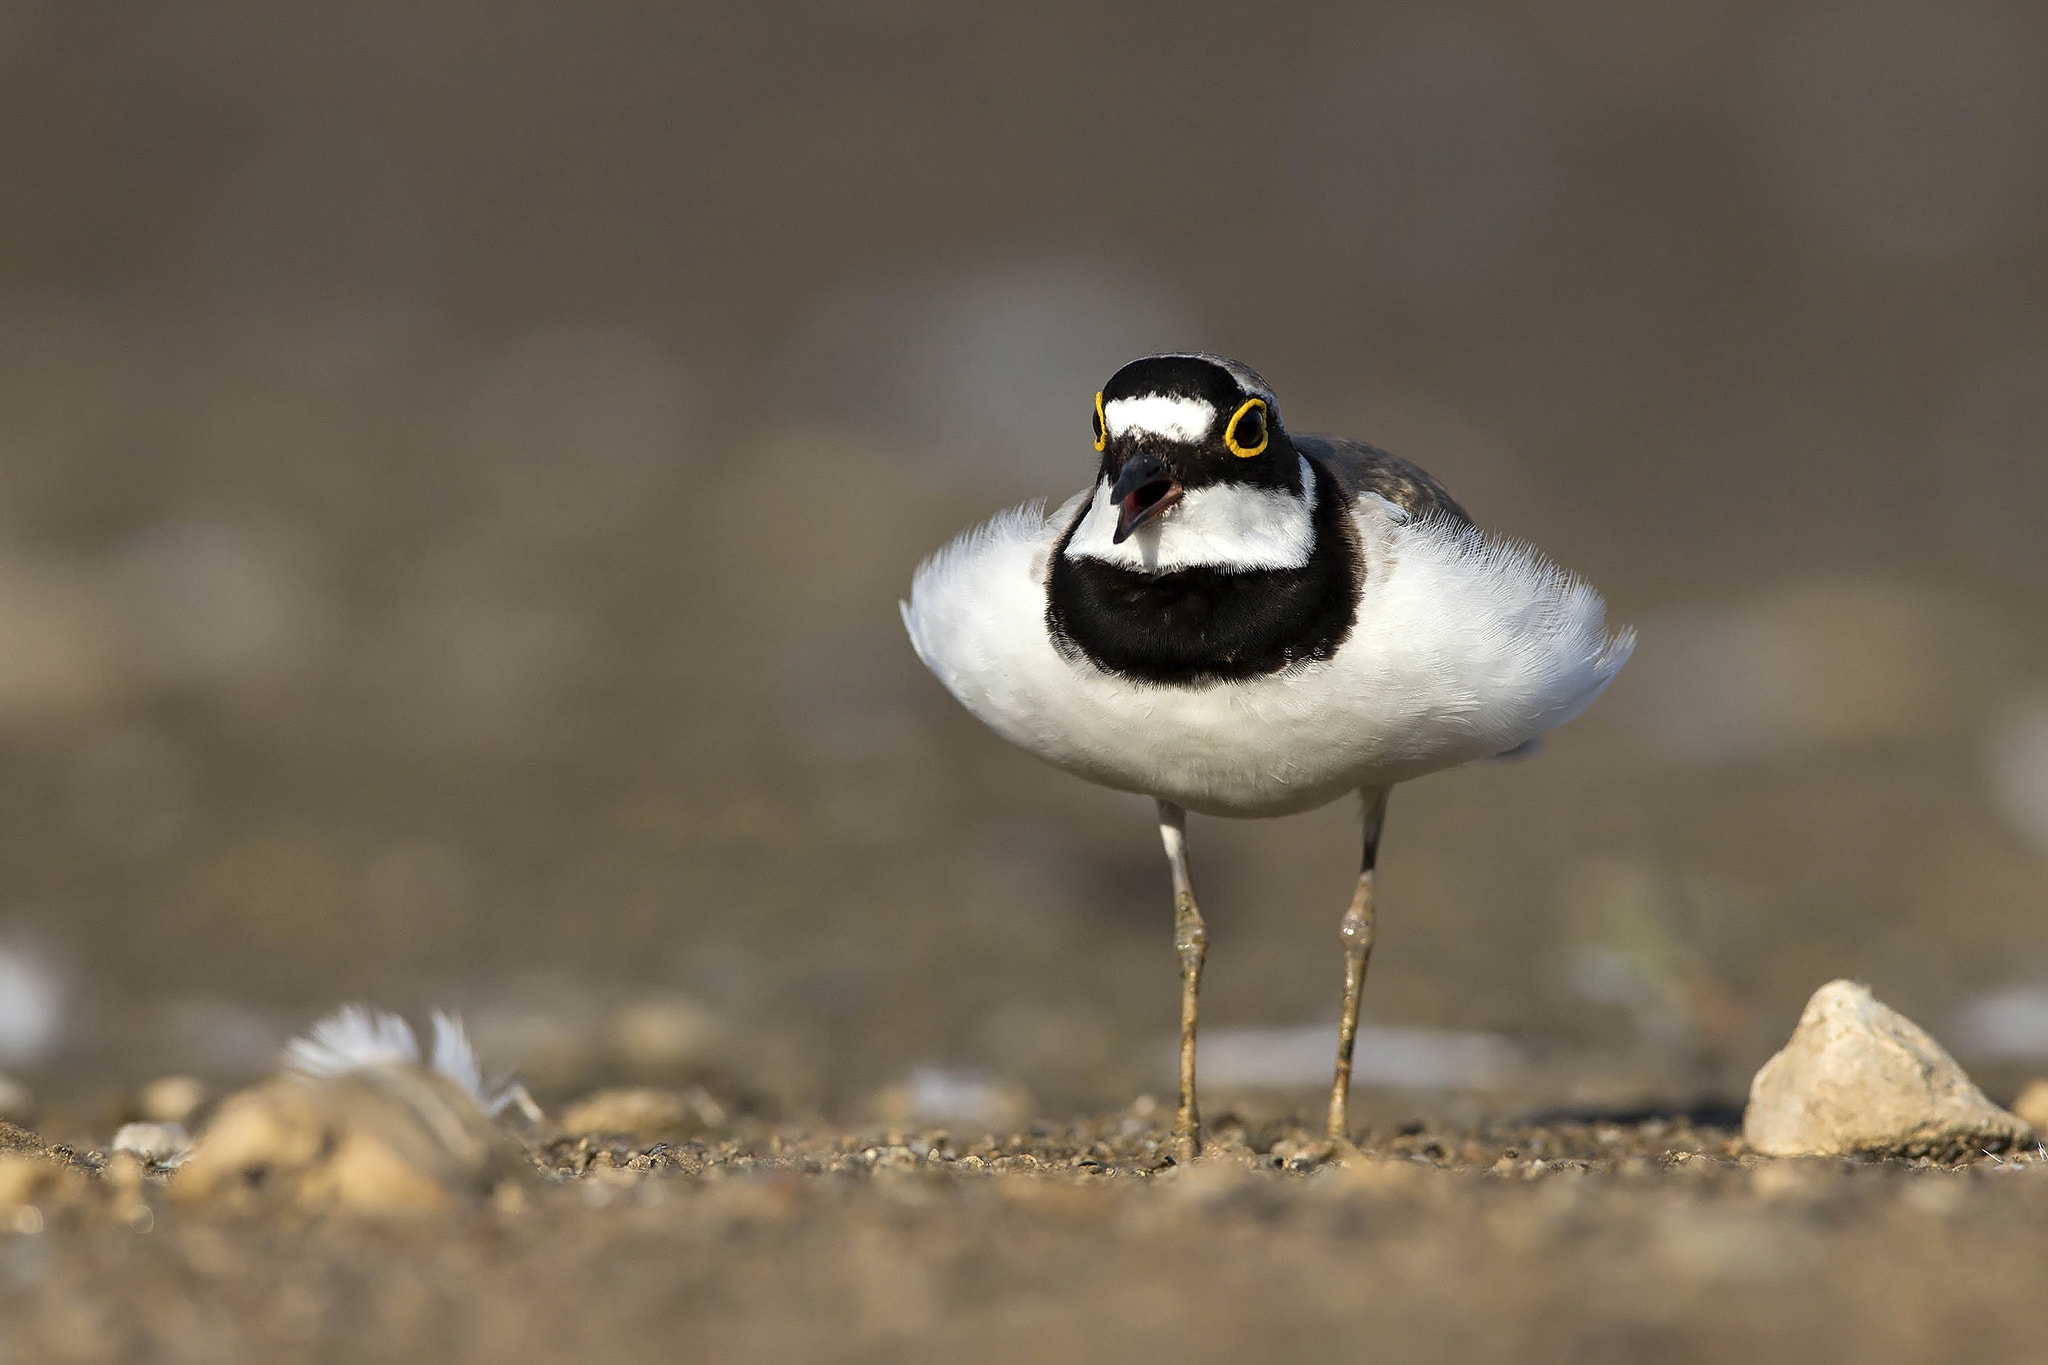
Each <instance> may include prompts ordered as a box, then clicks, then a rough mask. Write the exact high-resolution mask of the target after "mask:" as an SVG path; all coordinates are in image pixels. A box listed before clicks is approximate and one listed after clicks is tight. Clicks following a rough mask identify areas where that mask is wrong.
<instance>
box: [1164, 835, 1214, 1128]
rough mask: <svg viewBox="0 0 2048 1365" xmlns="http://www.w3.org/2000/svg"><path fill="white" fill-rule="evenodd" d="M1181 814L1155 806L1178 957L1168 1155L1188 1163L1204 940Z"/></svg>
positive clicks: (1194, 1124)
mask: <svg viewBox="0 0 2048 1365" xmlns="http://www.w3.org/2000/svg"><path fill="white" fill-rule="evenodd" d="M1187 819H1188V816H1187V812H1186V811H1184V810H1182V809H1181V808H1180V807H1179V806H1176V805H1174V804H1173V803H1172V802H1171V801H1161V802H1160V803H1159V839H1160V842H1161V843H1163V844H1165V845H1166V859H1167V862H1168V863H1170V864H1171V865H1172V867H1173V950H1174V952H1175V953H1177V954H1179V956H1180V1111H1179V1112H1178V1113H1177V1114H1176V1115H1175V1116H1174V1120H1173V1145H1174V1154H1175V1156H1176V1157H1177V1158H1178V1159H1179V1160H1181V1161H1188V1160H1191V1159H1192V1158H1194V1157H1195V1156H1196V1155H1198V1154H1199V1153H1200V1152H1201V1150H1202V1133H1201V1129H1202V1116H1201V1112H1200V1110H1198V1109H1197V1108H1196V1106H1195V1013H1196V1005H1197V1000H1198V997H1199V995H1200V993H1201V989H1202V958H1203V957H1204V956H1205V955H1206V954H1207V952H1208V948H1209V935H1208V933H1207V931H1206V930H1205V929H1204V927H1203V925H1202V912H1201V911H1200V910H1198V909H1196V908H1195V885H1194V882H1193V881H1192V880H1191V879H1190V878H1189V876H1188V844H1187Z"/></svg>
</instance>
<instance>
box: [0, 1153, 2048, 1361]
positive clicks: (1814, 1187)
mask: <svg viewBox="0 0 2048 1365" xmlns="http://www.w3.org/2000/svg"><path fill="white" fill-rule="evenodd" d="M1213 1127H1214V1133H1215V1137H1214V1140H1213V1142H1212V1144H1211V1150H1210V1152H1209V1153H1208V1154H1207V1155H1206V1156H1205V1157H1204V1158H1203V1159H1202V1160H1200V1161H1198V1162H1196V1163H1195V1164H1193V1165H1191V1166H1188V1167H1185V1168H1181V1167H1175V1166H1174V1165H1172V1164H1171V1163H1170V1162H1169V1161H1167V1159H1166V1158H1165V1156H1164V1155H1163V1152H1164V1144H1163V1139H1164V1138H1165V1136H1166V1134H1165V1131H1164V1129H1163V1128H1162V1127H1161V1126H1160V1121H1159V1118H1158V1116H1157V1115H1155V1116H1153V1117H1150V1118H1146V1117H1139V1116H1137V1115H1135V1114H1130V1113H1125V1114H1112V1115H1107V1116H1104V1117H1101V1118H1099V1119H1095V1120H1090V1121H1086V1122H1076V1123H1072V1124H1064V1125H1055V1124H1036V1125H1032V1126H1031V1127H1030V1128H1028V1129H1027V1130H1026V1131H1025V1132H1022V1133H1017V1134H1011V1135H1007V1136H1002V1137H1000V1138H996V1139H993V1140H991V1139H990V1138H986V1137H981V1136H976V1137H965V1136H963V1135H961V1134H948V1133H945V1132H938V1131H928V1132H916V1133H905V1132H885V1131H881V1130H871V1131H864V1132H862V1131H811V1132H803V1131H797V1130H794V1129H787V1130H776V1129H771V1128H768V1127H766V1126H763V1125H759V1124H753V1123H750V1122H747V1121H744V1120H742V1121H740V1122H738V1123H737V1124H735V1125H732V1126H731V1128H730V1131H728V1132H726V1133H722V1134H716V1135H704V1136H700V1137H698V1138H695V1139H691V1140H686V1141H675V1142H649V1141H646V1140H645V1139H628V1138H625V1137H617V1138H609V1139H607V1138H590V1137H584V1138H575V1139H571V1138H561V1139H558V1140H556V1141H555V1142H553V1143H552V1144H550V1145H547V1146H544V1147H542V1148H539V1149H537V1150H536V1153H535V1157H534V1164H535V1167H536V1170H535V1172H534V1173H533V1175H532V1176H531V1177H527V1178H522V1179H520V1180H518V1181H515V1182H512V1183H510V1184H508V1185H503V1186H500V1187H499V1189H498V1190H497V1192H496V1193H495V1194H494V1195H493V1196H491V1197H489V1198H486V1199H483V1200H480V1201H478V1202H477V1203H475V1204H473V1205H464V1206H461V1207H458V1208H456V1209H455V1210H453V1211H447V1212H443V1213H439V1214H433V1215H425V1214H423V1215H419V1216H416V1217H387V1218H365V1217H361V1216H350V1215H333V1214H319V1215H315V1214H308V1213H303V1212H299V1211H295V1210H294V1209H292V1208H291V1207H289V1205H288V1204H287V1203H285V1202H284V1201H283V1200H282V1199H280V1198H278V1197H276V1196H275V1194H274V1192H273V1193H272V1194H268V1195H266V1194H264V1193H262V1192H258V1193H257V1194H255V1195H254V1196H252V1197H250V1198H248V1199H237V1200H233V1201H229V1204H230V1205H231V1207H223V1206H222V1205H221V1204H219V1203H216V1204H213V1205H207V1206H196V1207H195V1206H192V1205H190V1204H189V1203H186V1202H184V1201H181V1200H180V1199H178V1198H177V1197H176V1182H177V1181H178V1180H179V1179H180V1178H182V1177H180V1176H176V1175H173V1176H169V1177H165V1176H164V1175H162V1174H161V1173H156V1174H151V1175H148V1176H140V1175H138V1174H137V1173H136V1172H134V1171H133V1170H132V1169H124V1168H122V1167H121V1165H120V1163H115V1164H114V1165H113V1166H109V1167H107V1168H106V1170H105V1171H104V1172H99V1173H92V1174H85V1175H81V1176H79V1177H78V1178H77V1181H78V1183H77V1185H76V1188H73V1189H71V1190H70V1191H69V1192H68V1193H66V1192H62V1191H59V1190H58V1189H57V1187H55V1186H52V1187H51V1190H49V1191H46V1192H45V1193H44V1195H43V1196H42V1206H47V1212H45V1211H44V1208H43V1207H42V1206H38V1205H35V1204H28V1205H22V1206H19V1207H17V1208H16V1210H15V1211H14V1212H13V1213H12V1214H11V1215H10V1216H11V1219H12V1221H11V1224H10V1226H11V1229H12V1230H11V1231H9V1232H7V1233H5V1234H0V1236H4V1241H0V1324H4V1327H0V1333H4V1336H0V1340H4V1343H5V1347H6V1357H5V1358H7V1359H9V1360H24V1361H27V1360H67V1361H68V1360H149V1361H155V1360H163V1361H206V1362H241V1361H278V1360H356V1359H363V1360H414V1359H418V1360H436V1361H469V1360H478V1361H484V1360H489V1361H500V1362H502V1361H527V1360H532V1361H551V1360H571V1359H574V1360H584V1361H610V1360H621V1361H623V1360H645V1359H654V1358H686V1359H701V1360H722V1359H748V1360H873V1361H885V1360H888V1361H895V1360H954V1359H980V1360H1048V1359H1066V1360H1128V1359H1153V1360H1158V1359H1170V1358H1171V1359H1182V1360H1226V1359H1280V1358H1286V1357H1289V1356H1293V1355H1297V1354H1300V1353H1303V1352H1307V1351H1316V1352H1322V1353H1338V1354H1340V1355H1341V1356H1344V1357H1348V1358H1400V1359H1410V1360H1475V1359H1480V1360H1487V1359H1510V1358H1512V1359H1515V1360H1521V1361H1552V1360H1555V1361H1572V1362H1605V1361H1616V1362H1621V1361H1691V1360H1801V1361H1818V1360H1851V1359H1854V1360H1864V1361H1907V1360H1916V1361H1918V1360H1962V1359H1968V1360H1975V1361H2008V1360H2009V1361H2021V1360H2037V1359H2040V1358H2041V1355H2042V1349H2043V1348H2042V1333H2043V1332H2044V1331H2048V1307H2044V1306H2043V1300H2042V1298H2041V1296H2040V1294H2039V1292H2038V1286H2039V1275H2040V1271H2039V1265H2040V1260H2041V1256H2042V1253H2043V1251H2044V1250H2048V1234H2044V1232H2043V1226H2044V1223H2043V1214H2044V1212H2048V1160H2043V1159H2042V1158H2041V1157H2039V1156H2038V1155H2033V1156H2026V1157H2022V1158H2020V1159H2018V1160H2002V1159H1995V1158H1979V1159H1977V1160H1975V1161H1971V1162H1967V1163H1964V1164H1962V1165H1939V1164H1935V1163H1931V1162H1925V1161H1922V1162H1906V1161H1846V1160H1802V1161H1774V1160H1766V1159H1762V1158H1758V1157H1754V1156H1750V1155H1745V1154H1744V1153H1743V1151H1742V1149H1741V1145H1740V1142H1739V1138H1738V1137H1737V1135H1736V1134H1735V1133H1734V1132H1733V1131H1731V1130H1729V1129H1726V1128H1722V1127H1716V1126H1700V1125H1697V1124H1695V1123H1693V1122H1691V1121H1689V1120H1688V1119H1686V1118H1685V1117H1682V1116H1674V1117H1651V1118H1642V1117H1640V1116H1637V1117H1635V1118H1633V1119H1619V1118H1618V1119H1613V1120H1608V1119H1602V1118H1599V1117H1597V1116H1581V1117H1577V1118H1570V1119H1549V1120H1545V1121H1538V1122H1520V1123H1501V1124H1497V1125H1484V1126H1480V1127H1477V1128H1449V1127H1440V1126H1433V1125H1425V1124H1421V1123H1411V1124H1407V1125H1404V1126H1403V1127H1402V1128H1399V1129H1386V1130H1381V1131H1375V1132H1371V1133H1368V1134H1365V1135H1364V1138H1365V1141H1364V1143H1363V1150H1362V1152H1361V1153H1360V1154H1359V1155H1357V1156H1354V1157H1352V1158H1351V1159H1349V1160H1348V1161H1347V1162H1345V1163H1344V1164H1342V1165H1314V1164H1311V1163H1308V1162H1304V1161H1301V1160H1299V1159H1297V1158H1295V1153H1296V1152H1297V1150H1298V1149H1299V1148H1301V1147H1302V1146H1304V1145H1305V1142H1306V1139H1307V1138H1308V1137H1309V1134H1308V1133H1306V1132H1305V1131H1304V1130H1303V1129H1301V1128H1300V1127H1299V1126H1297V1125H1293V1124H1291V1123H1286V1122H1273V1121H1259V1120H1247V1119H1244V1118H1241V1117H1239V1116H1238V1115H1235V1114H1225V1115H1223V1116H1222V1117H1221V1118H1220V1119H1219V1120H1218V1121H1217V1122H1216V1123H1215V1124H1214V1125H1213ZM56 1156H57V1158H58V1159H60V1160H62V1159H69V1160H75V1161H77V1162H79V1163H82V1164H84V1165H86V1166H93V1165H99V1164H100V1163H101V1159H100V1158H99V1157H98V1155H97V1154H69V1155H67V1152H66V1151H59V1152H58V1153H57V1154H56Z"/></svg>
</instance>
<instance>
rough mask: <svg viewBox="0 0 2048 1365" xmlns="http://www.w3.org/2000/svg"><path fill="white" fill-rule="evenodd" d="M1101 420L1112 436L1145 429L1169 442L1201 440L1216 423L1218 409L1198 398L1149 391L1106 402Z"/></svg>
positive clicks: (1144, 430)
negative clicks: (1140, 396)
mask: <svg viewBox="0 0 2048 1365" xmlns="http://www.w3.org/2000/svg"><path fill="white" fill-rule="evenodd" d="M1102 422H1103V425H1104V426H1106V427H1108V428H1109V434H1110V435H1111V436H1122V435H1124V434H1126V433H1127V432H1133V431H1143V432H1148V433H1150V434H1151V435H1154V436H1164V437H1165V438H1166V439H1167V440H1169V441H1199V440H1201V439H1202V438H1203V437H1204V436H1207V435H1208V434H1209V428H1210V427H1212V426H1214V425H1215V423H1216V409H1215V408H1213V407H1211V406H1210V405H1209V404H1207V403H1204V402H1203V401H1202V400H1201V399H1199V398H1173V397H1169V396H1168V395H1166V394H1163V393H1148V394H1146V395H1145V396H1144V397H1143V398H1118V399H1114V400H1112V401H1111V402H1109V403H1106V404H1104V405H1103V409H1102Z"/></svg>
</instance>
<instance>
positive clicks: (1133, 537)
mask: <svg viewBox="0 0 2048 1365" xmlns="http://www.w3.org/2000/svg"><path fill="white" fill-rule="evenodd" d="M1315 512H1316V476H1315V472H1314V471H1313V470H1311V469H1310V468H1309V465H1308V461H1306V460H1303V461H1302V462H1301V492H1299V493H1295V492H1293V491H1291V490H1289V489H1285V488H1252V487H1247V486H1246V485H1244V484H1238V483H1220V484H1210V485H1208V486H1206V487H1203V488H1190V489H1189V490H1188V491H1187V494H1186V496H1184V497H1183V498H1182V499H1181V500H1180V504H1179V505H1178V506H1176V507H1171V508H1169V509H1167V511H1166V512H1165V513H1163V514H1162V515H1160V516H1159V517H1158V518H1157V519H1155V520H1153V521H1148V522H1146V523H1145V524H1144V525H1143V526H1140V527H1139V528H1138V529H1137V530H1135V531H1133V532H1131V534H1130V535H1129V536H1128V537H1127V538H1126V539H1125V540H1124V542H1123V543H1122V544H1118V543H1117V541H1116V505H1115V504H1114V503H1112V502H1111V501H1110V500H1109V485H1108V483H1107V482H1103V483H1098V484H1096V485H1095V491H1094V493H1093V494H1092V495H1091V496H1090V498H1089V500H1088V510H1087V511H1086V512H1084V513H1083V514H1082V516H1081V524H1080V525H1079V526H1076V527H1075V528H1074V534H1073V536H1072V537H1071V538H1070V539H1069V540H1068V541H1067V558H1069V559H1099V560H1101V561H1102V562H1103V563H1105V564H1115V565H1118V566H1120V567H1122V568H1126V569H1136V570H1137V571H1138V572H1140V573H1172V572H1173V571H1174V570H1175V569H1194V568H1211V569H1237V570H1245V569H1298V568H1300V567H1301V566H1302V565H1304V564H1306V563H1308V557H1309V556H1310V555H1311V554H1313V553H1314V552H1315V548H1316V525H1315Z"/></svg>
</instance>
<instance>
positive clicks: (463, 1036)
mask: <svg viewBox="0 0 2048 1365" xmlns="http://www.w3.org/2000/svg"><path fill="white" fill-rule="evenodd" d="M433 1024H434V1046H433V1051H432V1054H431V1058H427V1057H423V1056H422V1054H421V1051H420V1041H419V1036H418V1035H417V1034H415V1033H414V1032H413V1028H412V1025H411V1024H408V1023H407V1022H406V1021H405V1020H404V1019H402V1018H400V1017H399V1016H398V1015H395V1014H391V1013H388V1012H387V1011H384V1010H380V1009H374V1008H372V1007H371V1006H369V1005H362V1004H356V1005H343V1006H342V1007H341V1008H340V1009H338V1010H336V1011H335V1012H334V1013H332V1014H330V1015H328V1016H327V1017H326V1018H325V1019H322V1020H320V1021H319V1022H317V1023H315V1024H314V1025H313V1027H312V1028H310V1029H308V1030H307V1032H306V1036H305V1037H302V1038H294V1039H292V1040H291V1041H290V1042H288V1043H286V1044H285V1047H284V1065H285V1069H286V1070H287V1071H290V1072H292V1073H293V1074H295V1075H299V1076H305V1077H308V1078H309V1079H320V1078H323V1077H328V1076H340V1075H343V1074H345V1073H347V1072H350V1071H361V1070H365V1069H367V1068H370V1067H379V1066H425V1067H427V1068H428V1069H429V1070H431V1071H434V1072H437V1073H439V1074H440V1075H442V1076H444V1077H446V1078H447V1079H448V1080H449V1081H451V1082H453V1083H454V1085H455V1086H456V1087H457V1088H458V1089H460V1090H461V1091H462V1092H463V1093H464V1094H465V1095H468V1096H469V1097H470V1098H471V1099H473V1100H475V1101H476V1103H477V1107H478V1108H480V1109H482V1110H483V1111H484V1112H485V1113H486V1114H490V1115H493V1116H495V1115H497V1114H499V1113H501V1112H502V1111H503V1110H504V1109H505V1108H506V1107H507V1106H508V1105H513V1104H517V1103H519V1102H520V1100H521V1099H522V1098H523V1097H524V1095H525V1089H524V1087H522V1086H519V1085H514V1084H506V1085H500V1086H497V1087H495V1088H493V1087H491V1086H488V1085H486V1084H485V1083H484V1078H483V1067H482V1065H481V1064H480V1063H479V1062H478V1061H477V1056H476V1049H475V1048H474V1047H473V1046H471V1045H470V1041H469V1034H468V1032H467V1031H466V1030H465V1029H464V1028H463V1027H462V1020H461V1019H460V1018H459V1017H457V1016H456V1015H453V1014H447V1013H444V1012H443V1011H441V1010H435V1011H434V1014H433ZM529 1103H530V1101H529Z"/></svg>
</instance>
